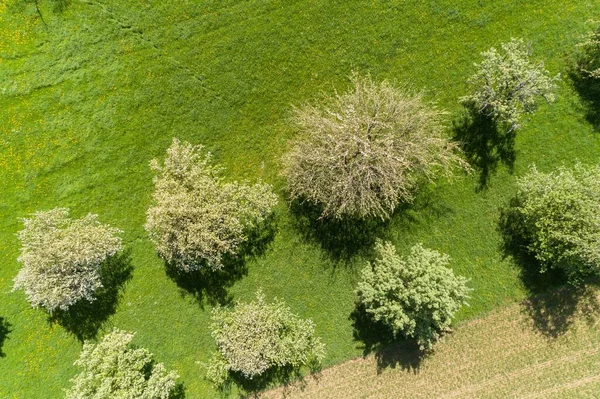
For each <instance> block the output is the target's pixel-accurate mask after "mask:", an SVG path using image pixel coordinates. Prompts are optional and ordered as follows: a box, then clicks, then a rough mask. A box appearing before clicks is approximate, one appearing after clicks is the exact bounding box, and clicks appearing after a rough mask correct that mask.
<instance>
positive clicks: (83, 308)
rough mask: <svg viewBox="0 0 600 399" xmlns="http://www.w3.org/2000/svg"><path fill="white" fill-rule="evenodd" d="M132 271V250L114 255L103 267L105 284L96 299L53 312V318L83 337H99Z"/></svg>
mask: <svg viewBox="0 0 600 399" xmlns="http://www.w3.org/2000/svg"><path fill="white" fill-rule="evenodd" d="M132 271H133V265H132V264H131V251H130V250H127V251H124V252H122V253H121V254H117V255H115V256H112V257H110V258H109V259H107V260H106V261H104V263H102V265H101V267H100V276H101V281H102V285H103V287H102V288H100V289H99V290H98V291H96V299H95V300H94V301H92V302H88V301H80V302H77V303H75V304H74V305H72V306H71V307H70V308H69V309H68V310H66V311H64V310H58V311H56V312H54V313H52V314H51V315H49V322H51V323H53V322H56V323H58V324H60V325H61V326H63V327H64V328H65V329H66V330H67V331H69V332H70V333H72V334H73V335H75V336H76V337H77V339H78V340H79V341H84V340H87V339H92V338H96V336H97V334H98V331H99V330H100V328H101V327H102V325H103V324H104V323H105V322H106V321H107V320H108V318H109V317H110V316H112V315H113V314H114V313H115V312H116V310H117V306H118V302H119V299H120V297H121V295H122V293H123V289H124V286H125V283H127V281H129V280H130V279H131V277H132Z"/></svg>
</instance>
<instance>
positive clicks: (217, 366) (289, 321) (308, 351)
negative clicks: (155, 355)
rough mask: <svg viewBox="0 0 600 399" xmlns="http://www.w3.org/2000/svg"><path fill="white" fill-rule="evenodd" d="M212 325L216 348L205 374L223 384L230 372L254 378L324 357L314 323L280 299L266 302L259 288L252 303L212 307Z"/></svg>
mask: <svg viewBox="0 0 600 399" xmlns="http://www.w3.org/2000/svg"><path fill="white" fill-rule="evenodd" d="M211 328H212V335H213V337H214V338H215V340H216V341H217V346H218V348H219V350H218V352H217V353H216V354H215V355H214V356H213V358H212V360H211V362H210V364H209V365H208V373H207V377H208V378H209V379H210V380H211V381H213V382H214V383H215V384H217V385H223V384H225V382H226V381H228V380H229V377H230V375H229V373H230V372H234V373H238V374H239V375H241V376H242V377H244V378H247V379H253V378H256V377H259V376H261V375H263V374H264V373H265V372H266V371H268V370H272V369H281V368H286V367H291V368H298V367H300V366H303V365H313V364H315V363H318V362H320V361H321V359H322V358H323V356H324V345H323V344H322V343H321V341H320V339H319V338H317V337H315V332H314V330H315V326H314V324H313V322H312V321H311V320H302V319H300V318H299V317H298V316H296V315H294V314H293V313H292V312H291V311H290V309H289V308H288V307H287V306H286V305H285V304H284V303H283V302H281V301H277V300H276V301H275V302H274V303H272V304H268V303H265V300H264V296H263V295H262V293H261V292H260V291H259V292H258V293H257V294H256V301H254V302H250V303H238V304H237V305H236V307H235V308H234V309H233V310H228V309H224V308H216V309H214V310H213V323H212V325H211Z"/></svg>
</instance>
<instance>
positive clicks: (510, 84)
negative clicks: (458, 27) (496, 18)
mask: <svg viewBox="0 0 600 399" xmlns="http://www.w3.org/2000/svg"><path fill="white" fill-rule="evenodd" d="M501 47H502V51H498V50H496V49H495V48H494V47H492V48H491V49H489V50H488V51H485V52H483V53H481V55H482V57H483V61H481V63H479V64H475V67H476V68H477V72H476V73H475V75H473V76H472V77H471V78H470V79H469V80H468V83H469V84H470V85H471V86H472V87H473V89H474V92H473V93H472V94H470V95H468V96H465V97H462V98H461V102H462V103H463V104H465V105H468V106H472V107H473V108H474V109H475V110H476V111H477V112H479V113H481V114H483V115H485V116H487V117H489V118H492V119H493V120H494V121H495V122H497V123H499V124H500V125H503V126H505V127H506V128H507V129H508V130H509V131H512V130H517V129H519V128H520V120H521V117H522V115H523V114H525V113H532V112H533V111H535V109H536V108H537V105H538V99H539V98H540V97H541V98H543V99H545V100H546V101H548V102H553V101H554V95H553V94H552V92H553V91H554V89H555V87H556V83H555V82H556V81H557V80H558V79H559V76H558V75H557V76H555V77H551V76H550V73H549V72H548V71H547V70H546V69H545V68H544V63H543V62H539V63H534V62H532V61H531V60H530V57H531V53H530V51H529V49H528V48H527V46H526V45H525V43H524V42H523V39H512V40H511V41H510V42H508V43H504V44H502V45H501Z"/></svg>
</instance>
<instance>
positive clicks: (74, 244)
mask: <svg viewBox="0 0 600 399" xmlns="http://www.w3.org/2000/svg"><path fill="white" fill-rule="evenodd" d="M23 223H24V228H23V230H21V231H20V232H19V233H18V237H19V240H20V241H21V256H20V257H19V259H18V260H19V262H21V263H22V264H23V266H22V268H21V270H20V271H19V274H18V275H17V277H16V278H15V280H14V282H15V283H14V289H15V290H17V289H23V290H24V291H25V295H26V296H27V299H28V300H29V302H30V303H31V304H32V305H33V306H34V307H37V306H42V307H44V308H46V309H47V310H48V311H49V312H53V311H54V310H56V309H62V310H67V309H68V308H69V307H70V306H71V305H73V304H74V303H76V302H78V301H80V300H83V299H85V300H87V301H90V302H92V301H93V300H94V294H95V292H96V290H98V289H99V288H100V287H102V281H101V277H100V269H101V267H102V263H103V262H104V261H105V260H106V259H107V258H109V257H111V256H113V255H115V254H116V253H117V252H119V251H120V250H121V249H122V242H121V238H120V237H119V236H118V235H119V234H120V233H121V231H120V230H119V229H116V228H113V227H110V226H107V225H104V224H101V223H100V222H99V221H98V215H94V214H88V215H87V216H85V217H83V218H81V219H71V218H70V217H69V210H68V209H66V208H55V209H52V210H50V211H46V212H36V213H35V214H33V215H32V217H31V218H29V219H23Z"/></svg>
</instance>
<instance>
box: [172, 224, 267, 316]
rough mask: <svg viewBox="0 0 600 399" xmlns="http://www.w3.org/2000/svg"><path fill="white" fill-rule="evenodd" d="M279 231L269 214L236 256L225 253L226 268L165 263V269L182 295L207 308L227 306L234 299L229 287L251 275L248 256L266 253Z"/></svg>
mask: <svg viewBox="0 0 600 399" xmlns="http://www.w3.org/2000/svg"><path fill="white" fill-rule="evenodd" d="M276 232H277V226H276V224H275V218H274V216H271V217H269V218H268V219H267V220H265V221H264V222H263V223H262V224H261V225H259V226H257V228H255V229H252V230H251V231H248V232H247V233H246V237H247V239H246V241H245V242H244V243H243V244H242V245H241V246H240V247H239V250H238V254H237V255H236V256H232V255H225V256H224V257H223V268H222V269H220V270H212V269H211V268H210V267H209V266H208V265H207V264H205V263H202V264H201V265H200V268H199V270H195V271H190V272H184V271H181V270H180V269H179V268H178V267H177V266H176V265H175V264H172V263H169V262H165V272H166V274H167V276H168V277H169V278H170V279H171V280H173V281H174V282H175V283H176V284H177V286H178V287H179V288H180V293H181V295H182V296H187V295H191V296H192V297H193V298H194V299H195V300H196V301H197V302H198V304H199V305H200V307H201V308H202V309H204V304H205V303H208V304H209V305H210V306H215V305H228V304H231V302H232V301H233V297H232V295H231V294H230V293H229V288H231V286H233V284H235V282H236V281H238V280H240V279H241V278H243V277H244V276H247V275H248V266H247V265H246V262H247V261H248V259H249V258H254V257H260V256H263V255H264V254H265V252H266V251H267V249H268V248H269V245H270V244H271V243H272V241H273V239H274V238H275V234H276Z"/></svg>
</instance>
